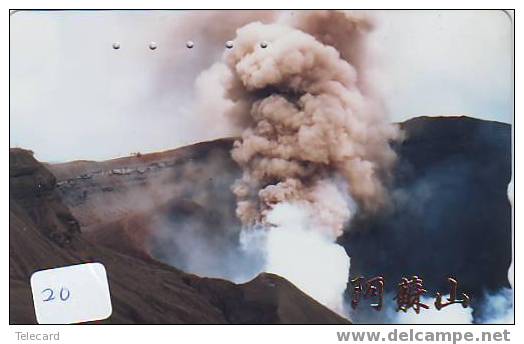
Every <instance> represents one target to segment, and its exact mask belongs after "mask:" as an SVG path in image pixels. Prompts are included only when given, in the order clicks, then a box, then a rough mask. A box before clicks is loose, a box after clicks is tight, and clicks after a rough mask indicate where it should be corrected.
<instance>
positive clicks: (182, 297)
mask: <svg viewBox="0 0 524 344" xmlns="http://www.w3.org/2000/svg"><path fill="white" fill-rule="evenodd" d="M9 158H10V161H9V163H10V168H9V186H10V194H9V236H10V240H9V300H10V305H9V321H10V323H11V324H32V323H35V321H36V319H35V314H34V310H33V303H32V296H31V290H30V285H29V278H30V276H31V274H32V273H33V272H35V271H37V270H41V269H48V268H54V267H60V266H66V265H71V264H76V263H84V262H102V263H103V264H104V265H105V267H106V270H107V272H108V278H109V285H110V290H111V298H112V306H113V314H112V315H111V317H110V318H108V319H106V320H104V321H102V323H110V324H279V323H286V324H297V323H298V324H311V323H324V324H330V323H331V324H347V323H349V322H348V321H347V320H346V319H344V318H342V317H340V316H338V315H336V314H335V313H333V312H331V311H330V310H328V309H327V308H325V307H324V306H322V305H320V304H319V303H317V302H316V301H315V300H313V299H311V298H310V297H309V296H307V295H305V294H304V293H302V292H301V291H300V290H298V289H297V288H296V287H295V286H293V285H292V284H291V283H289V282H288V281H286V280H285V279H283V278H281V277H279V276H276V275H272V274H261V275H259V276H258V277H257V278H255V279H254V280H252V281H250V282H248V283H245V284H241V285H237V284H234V283H231V282H228V281H225V280H220V279H212V278H200V277H197V276H195V275H191V274H187V273H184V272H182V271H180V270H178V269H176V268H174V267H171V266H168V265H165V264H162V263H160V262H157V261H156V260H154V259H151V258H150V257H147V256H145V255H142V256H140V255H135V254H132V253H133V252H128V253H127V254H126V253H122V251H126V250H125V249H123V250H121V252H117V251H115V250H112V249H110V248H107V247H104V246H100V245H96V244H93V243H92V242H90V241H88V240H86V239H85V238H84V234H83V233H82V229H83V228H82V226H81V224H79V221H77V219H75V216H74V215H73V214H72V213H71V212H70V211H69V209H68V207H67V206H66V205H64V203H63V202H62V199H61V196H60V194H59V192H57V183H56V178H55V176H54V175H53V174H52V173H51V172H49V170H48V169H47V168H46V167H45V166H43V165H42V164H40V163H39V162H38V161H36V160H35V159H34V157H33V155H32V153H31V152H30V151H26V150H22V149H16V148H15V149H10V155H9ZM91 178H92V177H91ZM81 180H83V181H86V180H90V178H86V179H81ZM102 192H106V191H102ZM108 213H109V214H112V213H111V212H108ZM121 234H123V233H121ZM122 240H123V241H125V240H126V239H125V238H124V236H123V239H122ZM131 241H132V240H131Z"/></svg>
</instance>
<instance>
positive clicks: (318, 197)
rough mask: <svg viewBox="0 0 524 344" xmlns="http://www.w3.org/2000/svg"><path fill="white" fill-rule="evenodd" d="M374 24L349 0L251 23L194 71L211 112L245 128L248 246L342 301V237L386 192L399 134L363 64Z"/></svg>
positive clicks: (242, 202) (240, 206) (236, 189)
mask: <svg viewBox="0 0 524 344" xmlns="http://www.w3.org/2000/svg"><path fill="white" fill-rule="evenodd" d="M327 23H329V25H326V24H327ZM371 28H372V25H371V21H370V19H369V18H368V17H366V16H365V15H364V14H363V13H359V12H357V13H353V12H341V11H307V12H300V13H296V15H295V13H287V14H286V15H284V16H281V17H280V18H279V19H278V20H277V21H276V22H275V23H273V24H263V23H261V22H253V23H250V24H247V25H245V26H243V27H241V28H239V29H238V30H237V32H236V37H235V38H234V40H233V48H232V49H230V50H229V51H227V52H226V53H225V54H224V56H223V59H222V62H220V63H217V64H215V65H213V66H212V67H211V68H210V69H208V70H207V71H205V72H204V73H202V74H201V76H200V77H199V79H198V81H197V87H198V88H200V90H201V94H202V97H201V99H202V100H206V99H212V102H207V104H204V105H203V106H205V107H206V108H207V110H206V111H210V110H211V107H212V108H214V113H215V114H216V113H218V114H222V115H223V117H224V118H227V119H229V123H231V124H233V125H234V126H235V127H236V128H238V130H239V131H240V132H241V137H240V139H239V140H237V141H236V142H235V144H234V147H233V149H232V152H231V155H232V157H233V160H234V161H235V162H236V163H237V164H238V165H239V166H240V167H241V168H242V171H243V175H242V177H241V178H240V179H238V180H237V181H236V182H235V183H234V185H233V186H232V190H233V193H234V194H235V196H236V199H237V207H236V214H237V217H238V218H239V219H240V220H241V222H242V225H243V228H244V229H243V232H242V239H241V241H242V243H243V245H244V249H245V250H246V252H251V253H253V252H258V253H259V254H261V255H263V257H264V261H265V264H264V266H263V268H262V269H263V270H265V271H269V272H274V273H277V274H280V275H282V276H284V277H286V278H288V279H289V280H290V281H291V282H293V283H294V284H296V285H297V286H298V287H299V288H300V289H302V290H303V291H305V292H306V293H308V294H309V295H311V296H312V297H314V298H315V299H317V300H318V301H320V302H321V303H323V304H325V305H327V306H329V307H331V308H332V309H334V310H336V311H339V312H341V311H342V295H343V292H344V290H345V287H346V282H347V280H348V273H349V257H348V256H347V254H346V252H345V250H344V249H343V248H342V247H341V246H339V245H338V244H336V242H335V241H336V239H337V237H338V236H340V235H341V234H342V232H343V230H344V227H345V225H346V224H347V223H348V221H349V220H350V218H351V217H352V215H353V214H354V213H355V212H356V211H357V210H358V209H360V210H362V211H370V212H372V211H376V210H378V209H379V208H380V207H381V206H383V205H384V204H386V203H387V197H386V194H385V187H384V185H383V180H384V179H386V178H387V176H388V170H389V168H390V167H391V166H392V164H393V163H394V161H395V153H394V152H393V150H392V149H391V148H390V146H389V143H390V141H392V140H395V139H397V138H399V132H398V129H397V128H396V127H395V126H393V125H391V124H390V122H389V121H388V119H387V117H386V116H385V111H384V109H383V107H382V104H381V102H380V101H379V100H378V96H377V94H376V93H375V92H374V91H373V89H372V88H371V87H370V86H369V83H368V80H367V79H366V73H365V72H364V70H365V59H364V57H365V55H366V49H365V44H364V42H365V36H366V34H367V33H368V31H369V30H370V29H371Z"/></svg>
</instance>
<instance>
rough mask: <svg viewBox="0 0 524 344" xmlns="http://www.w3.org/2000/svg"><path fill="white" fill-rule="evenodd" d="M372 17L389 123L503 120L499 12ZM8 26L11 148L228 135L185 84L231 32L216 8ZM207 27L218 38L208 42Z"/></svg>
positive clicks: (96, 148) (506, 114)
mask: <svg viewBox="0 0 524 344" xmlns="http://www.w3.org/2000/svg"><path fill="white" fill-rule="evenodd" d="M257 15H258V14H255V15H254V16H257ZM373 15H374V16H375V17H376V29H375V31H374V32H373V33H372V34H371V35H370V37H369V44H370V46H371V48H372V52H373V56H372V58H373V60H374V62H375V63H374V65H375V69H376V70H374V72H373V75H374V78H373V80H374V82H375V85H376V86H377V88H378V89H379V90H380V91H381V93H382V94H383V97H384V101H385V104H386V106H387V108H388V110H389V113H390V116H391V120H392V121H402V120H405V119H408V118H411V117H414V116H419V115H469V116H473V117H478V118H482V119H488V120H496V121H501V122H506V123H511V122H512V118H513V70H512V63H513V61H512V58H513V52H512V47H513V38H512V35H511V34H512V26H511V21H510V20H509V18H508V17H507V15H506V14H505V13H503V12H501V11H381V12H375V13H373ZM188 20H191V21H192V23H191V29H190V30H188V29H187V27H188V25H187V22H188ZM10 25H11V28H10V29H11V46H10V57H11V70H10V73H11V84H10V86H11V99H10V100H11V123H10V136H11V142H10V144H11V147H15V146H17V147H23V148H29V149H32V150H34V151H35V153H36V157H37V158H38V159H41V160H44V161H53V162H57V161H67V160H74V159H95V160H99V159H108V158H112V157H117V156H122V155H128V154H129V153H131V152H136V151H142V152H152V151H158V150H163V149H170V148H174V147H177V146H181V145H184V144H188V143H192V142H197V141H201V140H207V139H213V138H216V137H220V136H223V135H227V134H228V132H227V130H226V131H224V129H223V127H222V126H220V125H217V124H216V123H214V124H210V123H207V122H206V121H207V119H203V118H198V116H195V115H194V111H192V101H193V99H194V97H193V85H194V80H195V78H196V77H197V76H198V75H199V73H200V72H201V71H202V70H203V69H205V68H207V67H209V66H210V65H211V64H212V63H213V62H215V61H217V60H218V59H219V58H220V55H221V53H222V52H223V49H224V43H225V41H226V40H227V39H226V38H228V37H231V38H233V37H232V36H233V32H234V28H235V27H236V26H238V23H237V22H235V21H234V20H233V19H232V18H231V17H228V16H227V13H225V14H224V15H223V16H222V17H221V19H220V20H217V21H214V22H209V21H206V20H197V19H196V20H195V17H191V18H189V17H188V16H187V14H185V13H183V12H174V11H155V12H140V11H138V12H137V11H133V12H121V11H105V12H98V13H97V12H90V11H74V12H19V13H16V14H14V15H13V16H12V17H11V24H10ZM209 30H213V31H220V32H219V33H220V34H221V35H222V36H223V37H224V40H223V41H222V40H216V41H211V40H210V39H209V37H208V36H209ZM187 40H192V41H194V42H195V47H194V48H193V49H187V48H186V47H185V42H186V41H187ZM115 41H118V42H120V44H121V49H119V50H118V51H115V50H113V49H112V47H111V45H112V43H113V42H115ZM151 41H155V42H156V43H157V44H158V49H156V50H155V51H151V50H149V49H148V48H147V46H148V44H149V42H151Z"/></svg>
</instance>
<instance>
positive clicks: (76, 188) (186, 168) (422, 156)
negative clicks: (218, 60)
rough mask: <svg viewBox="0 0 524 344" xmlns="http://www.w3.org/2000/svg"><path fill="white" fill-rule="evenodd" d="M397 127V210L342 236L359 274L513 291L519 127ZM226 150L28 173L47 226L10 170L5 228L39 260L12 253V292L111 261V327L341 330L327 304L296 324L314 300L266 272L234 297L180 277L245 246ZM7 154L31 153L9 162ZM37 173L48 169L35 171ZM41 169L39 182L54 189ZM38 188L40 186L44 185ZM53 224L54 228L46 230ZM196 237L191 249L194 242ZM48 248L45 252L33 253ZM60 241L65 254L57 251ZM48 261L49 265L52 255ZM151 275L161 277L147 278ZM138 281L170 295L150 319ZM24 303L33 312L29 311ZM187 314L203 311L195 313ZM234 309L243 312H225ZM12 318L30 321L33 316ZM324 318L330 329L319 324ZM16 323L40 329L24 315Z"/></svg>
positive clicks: (445, 121) (225, 143)
mask: <svg viewBox="0 0 524 344" xmlns="http://www.w3.org/2000/svg"><path fill="white" fill-rule="evenodd" d="M400 125H401V127H402V129H403V131H404V134H405V139H404V140H403V141H402V142H399V143H396V144H395V150H396V151H397V153H398V161H397V164H396V167H395V169H394V171H393V174H392V178H391V181H390V183H389V186H388V188H389V195H390V203H389V206H388V207H387V208H386V209H382V210H381V211H380V212H379V213H374V214H358V215H357V216H356V217H355V218H354V219H353V220H352V222H351V223H350V224H348V230H347V231H346V232H345V234H344V235H343V236H342V237H340V238H339V243H340V244H341V245H343V246H344V247H345V249H346V251H347V252H348V254H349V255H350V256H351V271H350V274H351V276H360V275H362V276H365V277H368V278H369V277H374V276H378V275H380V276H384V277H385V279H386V289H387V291H389V292H392V291H394V290H395V288H396V284H397V283H398V281H399V280H400V278H401V277H403V276H411V275H419V276H421V277H422V278H424V281H425V285H426V287H427V289H428V291H429V293H430V295H433V294H434V292H436V291H443V292H447V287H448V285H447V277H448V276H453V277H455V278H456V279H457V280H458V281H459V285H460V289H461V290H460V292H467V293H468V294H469V295H470V296H471V297H472V300H473V302H474V303H475V302H478V301H479V300H481V299H482V297H483V296H484V295H485V293H486V292H492V291H496V290H498V289H500V288H503V287H508V286H509V284H508V281H507V277H506V276H507V269H508V267H509V264H510V262H511V208H510V204H509V202H508V200H507V197H506V190H507V184H508V182H509V181H510V179H511V154H512V153H511V127H510V126H509V125H507V124H503V123H497V122H489V121H482V120H478V119H473V118H468V117H431V118H430V117H419V118H415V119H412V120H409V121H406V122H404V123H401V124H400ZM232 142H233V139H221V140H217V141H212V142H203V143H199V144H195V145H191V146H186V147H182V148H179V149H175V150H171V151H166V152H159V153H154V154H143V155H142V154H135V155H133V156H130V157H123V158H118V159H113V160H108V161H103V162H95V161H73V162H68V163H64V164H54V165H46V167H47V168H48V169H49V171H51V172H52V174H53V175H54V176H55V177H56V180H57V183H56V186H54V184H53V183H51V182H50V181H48V182H47V184H46V183H41V182H40V180H41V179H42V178H41V177H36V175H35V174H34V173H33V172H32V174H29V175H30V177H23V178H29V179H30V180H31V182H32V183H33V184H34V185H33V189H31V190H30V191H29V190H28V191H27V195H26V197H28V199H34V198H35V197H36V196H35V195H34V194H33V192H35V193H36V194H39V193H42V192H44V190H45V192H47V193H49V195H51V194H52V195H53V196H52V199H51V198H49V200H48V201H46V202H45V204H47V206H49V207H51V204H54V205H53V206H52V208H53V209H52V211H50V212H51V213H54V214H55V215H53V216H51V218H47V217H46V216H48V215H45V216H44V215H42V214H46V213H48V212H47V211H40V210H38V211H36V210H34V207H33V206H32V205H31V204H28V203H27V201H26V200H25V198H24V197H19V196H17V195H18V193H19V192H22V191H21V190H22V189H23V188H22V187H21V186H20V185H19V184H17V183H19V182H18V181H19V180H24V179H18V178H19V177H17V176H15V174H20V175H21V176H23V175H27V174H24V173H25V172H16V171H18V170H19V167H16V164H14V165H15V167H16V168H15V171H14V172H13V173H14V174H13V175H12V177H11V180H12V187H11V189H12V190H13V191H12V192H14V193H13V201H12V202H10V203H11V204H10V207H11V208H13V209H12V210H11V214H12V215H11V218H12V219H11V221H12V223H13V221H15V222H14V223H13V225H12V226H11V227H12V228H10V230H11V231H13V230H16V231H20V233H18V232H17V233H18V234H16V235H17V236H20V237H21V239H20V243H16V244H13V245H20V247H21V248H22V250H21V252H26V251H31V252H33V251H34V253H32V254H34V255H35V256H34V257H32V258H31V259H29V262H31V265H30V266H29V267H27V268H24V269H23V270H20V269H19V268H18V266H19V265H20V264H21V263H20V262H24V261H25V260H26V258H24V256H25V254H24V255H22V254H19V255H17V253H16V252H17V249H16V247H17V246H15V247H14V248H13V249H12V252H11V262H12V264H11V269H13V266H15V267H16V273H14V275H13V276H15V277H16V278H11V286H12V288H11V289H12V293H13V290H16V292H17V293H24V292H27V293H29V290H28V289H27V290H26V289H24V288H27V285H25V286H24V278H27V276H28V274H29V273H30V272H31V271H34V270H32V269H41V268H45V267H50V266H58V265H60V264H66V263H70V262H71V261H80V260H82V259H87V260H92V259H95V258H96V259H102V260H104V263H105V264H106V267H107V264H115V267H114V268H112V267H110V269H108V271H111V269H114V270H115V271H117V272H118V273H117V274H116V275H115V276H113V277H111V278H112V280H111V281H114V282H112V284H111V287H112V290H113V284H114V285H115V286H117V287H115V288H122V289H120V290H117V291H116V293H117V294H116V295H117V297H116V301H115V302H121V303H122V306H121V307H120V308H118V307H115V315H114V316H113V317H112V318H111V319H110V321H111V322H148V323H154V322H174V323H181V322H185V323H197V322H198V323H202V322H232V323H239V322H248V323H258V322H295V323H296V322H299V323H300V322H304V323H306V322H328V323H332V322H338V321H342V320H341V318H338V317H336V316H335V315H333V314H332V313H331V312H329V313H324V312H326V311H327V310H325V309H324V308H323V307H322V308H318V310H315V312H317V311H318V312H319V314H322V315H321V316H320V315H319V316H315V315H311V317H310V318H304V316H305V315H303V316H301V317H298V318H294V316H295V315H294V312H298V311H299V310H298V309H297V308H294V307H295V306H293V307H291V306H292V305H293V304H295V305H296V307H300V308H302V307H313V308H315V307H319V305H318V304H316V303H314V301H312V300H311V299H309V298H306V299H305V300H307V301H304V304H305V305H307V306H302V301H301V302H291V301H290V300H293V299H296V300H298V299H302V298H304V297H305V295H303V294H302V293H301V292H299V291H298V290H296V289H294V287H293V286H292V285H290V284H289V283H288V282H286V281H285V280H283V279H281V278H278V277H277V276H273V275H263V276H260V277H258V278H257V279H255V280H253V281H251V282H249V283H247V284H245V285H240V286H237V285H235V284H233V283H230V282H226V281H223V280H217V279H206V278H198V277H195V276H192V275H187V274H185V273H183V272H181V271H180V270H177V269H175V268H174V267H176V268H178V269H181V270H183V271H191V272H193V273H197V274H199V275H206V276H214V275H213V272H214V271H218V270H220V268H222V267H223V266H224V265H226V264H225V262H226V260H228V259H231V257H230V255H228V253H229V251H230V250H231V247H234V246H235V244H236V243H237V242H238V232H239V230H240V229H239V228H240V225H239V223H238V221H237V219H236V217H235V212H234V209H235V201H234V197H233V195H232V193H231V191H230V186H231V184H232V183H233V181H234V180H235V179H236V178H238V177H239V176H240V175H241V171H240V170H239V169H238V167H237V166H236V164H235V163H234V162H233V161H232V160H231V158H230V154H229V150H230V148H231V145H232ZM11 155H12V156H13V155H14V156H26V155H27V153H23V152H17V151H15V152H12V153H11ZM34 163H35V164H36V162H34ZM12 165H13V164H12ZM39 166H40V165H39ZM11 168H13V167H11ZM38 170H39V171H44V170H45V168H43V167H42V166H40V167H39V168H38ZM45 171H46V172H45V173H44V172H41V173H44V174H45V175H46V176H47V177H46V178H49V180H51V179H52V176H50V175H48V174H49V172H47V170H45ZM46 178H44V179H46ZM46 180H47V179H46ZM39 184H42V185H46V186H43V187H42V186H41V187H38V185H39ZM35 185H36V186H35ZM15 196H16V197H15ZM46 197H48V196H46ZM36 199H40V198H38V197H37V198H36ZM60 199H61V200H62V201H63V203H62V202H60ZM64 205H65V206H64ZM69 211H70V212H69ZM15 215H16V216H15ZM42 216H44V217H42ZM18 219H20V220H18ZM18 221H20V222H18ZM41 221H44V222H41ZM49 221H51V222H49ZM55 222H56V223H59V224H60V225H59V226H58V225H57V226H58V227H57V226H54V227H53V226H51V225H49V223H55ZM26 223H27V224H28V225H25V224H26ZM43 223H46V224H48V225H45V226H44V225H43ZM23 228H26V230H28V229H27V228H31V231H30V233H32V234H31V235H33V236H35V237H37V238H38V240H36V239H31V240H30V241H26V240H23V239H22V236H23V235H26V234H25V233H26V232H25V231H26V230H22V229H23ZM53 228H54V229H53ZM56 228H63V229H62V230H58V231H57V229H56ZM66 229H67V230H66ZM80 232H81V234H80ZM17 236H13V235H12V236H11V241H13V238H15V241H16V240H18V239H16V238H17ZM189 236H190V237H191V240H192V241H191V245H188V244H187V238H188V237H189ZM31 238H32V237H31ZM33 242H34V243H33ZM40 244H41V245H43V246H42V247H39V246H37V245H40ZM59 244H60V245H64V247H63V248H60V249H58V248H56V246H57V245H59ZM24 245H25V246H24ZM67 245H73V246H71V248H70V247H69V246H67ZM74 245H79V246H74ZM26 246H27V247H26ZM237 246H238V245H237ZM50 251H51V252H53V255H52V257H53V258H52V259H51V258H45V257H48V252H50ZM55 251H56V254H55ZM203 251H205V252H206V255H205V257H207V258H205V259H204V258H202V261H199V263H198V264H196V265H195V263H194V262H191V261H189V260H188V257H192V256H195V255H199V254H200V252H203ZM44 252H45V254H44ZM77 252H84V253H85V254H84V253H82V254H79V253H77ZM13 253H14V254H13ZM13 256H14V257H13ZM55 256H56V257H55ZM50 257H51V256H50ZM116 257H118V258H116ZM33 258H34V259H33ZM46 259H47V260H46ZM40 260H41V261H40ZM106 261H107V262H106ZM159 261H160V262H162V263H159ZM46 262H47V263H46ZM129 266H133V269H129ZM19 270H20V271H19ZM159 271H161V272H159ZM137 276H146V277H144V278H143V279H142V277H137ZM151 276H155V277H154V278H155V279H152V280H149V279H150V278H153V277H151ZM187 276H190V277H187ZM134 278H138V279H137V280H136V282H135V283H136V284H138V285H140V286H138V287H133V288H128V284H127V282H128V280H133V279H134ZM189 280H190V281H191V282H188V281H189ZM268 280H277V281H279V282H278V283H276V285H277V286H278V288H277V289H276V290H282V291H281V292H280V291H279V292H276V290H275V289H273V287H271V286H268V285H272V284H274V282H271V283H266V282H265V281H268ZM124 281H125V282H124ZM166 281H167V282H166ZM184 281H185V282H184ZM141 283H144V284H145V285H147V286H148V287H149V286H154V289H155V292H157V293H158V294H159V295H162V297H159V299H158V300H157V299H154V296H147V297H146V298H148V299H149V298H152V300H153V299H154V300H155V301H154V302H153V303H151V302H149V303H148V304H149V305H150V307H149V308H147V311H140V312H138V311H137V309H138V307H142V306H143V305H142V302H143V300H141V301H139V300H137V299H138V298H139V296H138V295H139V294H143V293H146V294H145V295H149V294H147V292H146V289H144V288H145V286H142V285H141ZM164 284H167V285H168V287H166V289H162V290H156V288H164V287H161V286H162V285H164ZM24 290H25V291H24ZM135 290H140V293H135ZM167 290H176V292H173V293H172V294H173V296H170V297H172V298H173V299H170V297H168V298H167V299H166V298H165V297H164V296H165V295H166V291H167ZM284 290H285V291H284ZM178 292H180V294H178ZM186 292H187V293H194V294H191V297H190V298H185V300H184V301H187V302H189V301H191V302H192V300H198V302H199V305H200V306H195V305H187V308H185V310H186V311H187V314H186V313H184V316H181V315H180V313H177V312H175V314H176V315H175V314H173V315H171V313H170V311H167V309H169V310H172V309H174V308H176V307H175V304H176V302H178V301H176V300H178V299H176V297H177V295H182V293H186ZM251 292H252V293H254V294H249V293H251ZM235 293H239V294H235ZM266 293H269V294H267V295H266ZM280 293H284V294H280ZM240 294H242V295H244V296H243V297H245V298H249V299H250V300H251V301H252V302H255V304H254V305H253V306H252V307H248V308H249V310H245V309H243V308H242V306H239V303H240V304H243V305H245V303H243V302H242V301H239V300H243V299H242V297H239V296H237V295H240ZM248 294H249V296H246V295H248ZM170 295H171V292H170ZM264 295H266V296H264ZM282 295H285V297H284V298H281V296H282ZM193 296H194V299H193ZM266 297H267V298H266ZM16 298H17V299H18V298H20V297H19V296H16ZM284 299H285V301H284ZM29 300H30V299H29ZM175 301H176V302H175ZM156 302H158V303H159V304H156V305H155V303H156ZM195 302H197V301H195ZM200 302H202V304H200ZM290 302H291V303H290ZM288 303H290V304H288ZM217 304H218V305H219V306H216V305H217ZM232 304H234V305H235V306H231V305H232ZM248 304H249V303H248ZM268 304H270V305H272V306H268ZM181 305H184V303H183V302H182V303H181ZM203 305H205V306H203ZM275 305H277V306H275ZM30 306H31V304H30V301H29V304H28V305H26V307H30ZM288 306H289V307H291V308H292V309H287V310H286V311H285V313H286V317H284V318H282V317H280V315H276V314H275V311H272V312H269V313H268V314H265V312H256V311H253V309H256V308H257V307H262V308H264V307H269V308H271V307H273V309H274V307H277V308H278V307H288ZM17 307H22V306H17ZM170 307H172V308H170ZM180 307H183V306H180ZM184 307H185V306H184ZM191 307H196V308H195V311H194V312H193V313H191V312H190V309H191ZM199 307H200V308H199ZM206 307H215V308H217V307H218V310H217V311H216V312H217V313H216V317H215V313H214V311H213V312H207V311H206V312H205V313H206V314H205V315H204V314H200V313H198V312H199V311H198V310H199V309H201V310H204V309H207V308H206ZM231 307H233V308H234V309H235V310H236V312H237V313H235V312H233V313H231V311H230V309H231ZM315 309H316V308H315ZM133 312H136V313H133ZM250 312H251V313H250ZM315 312H313V313H315ZM167 313H169V315H167ZM182 313H183V312H182ZM203 313H204V312H203ZM248 313H249V314H248ZM255 313H256V314H258V317H257V316H255ZM277 313H278V314H281V313H280V311H279V312H277ZM16 314H25V315H26V316H27V315H28V314H29V315H31V314H32V313H31V312H29V310H28V308H26V309H25V311H24V312H20V313H16ZM130 314H134V315H133V316H131V315H130ZM291 314H293V315H291ZM200 316H202V318H200ZM323 316H326V319H324V320H322V321H321V320H320V318H321V317H323ZM134 317H136V318H134ZM211 317H212V318H213V319H212V320H210V319H211ZM240 318H242V319H244V320H243V321H241V320H239V319H240ZM16 319H17V321H22V322H26V321H27V322H29V321H32V320H31V319H30V317H29V318H16ZM20 319H22V320H20ZM246 319H249V320H246ZM269 319H271V320H269Z"/></svg>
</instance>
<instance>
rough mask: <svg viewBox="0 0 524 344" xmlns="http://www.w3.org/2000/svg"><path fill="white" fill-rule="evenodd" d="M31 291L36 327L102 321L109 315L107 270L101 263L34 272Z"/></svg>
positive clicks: (110, 308)
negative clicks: (37, 324)
mask: <svg viewBox="0 0 524 344" xmlns="http://www.w3.org/2000/svg"><path fill="white" fill-rule="evenodd" d="M31 290H32V292H33V302H34V305H35V313H36V320H37V321H38V323H39V324H72V323H81V322H86V321H93V320H102V319H106V318H108V317H109V316H110V315H111V312H112V307H111V296H110V295H109V284H108V283H107V274H106V269H105V268H104V266H103V265H102V264H100V263H87V264H78V265H71V266H66V267H62V268H56V269H49V270H41V271H37V272H35V273H33V275H32V276H31Z"/></svg>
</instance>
